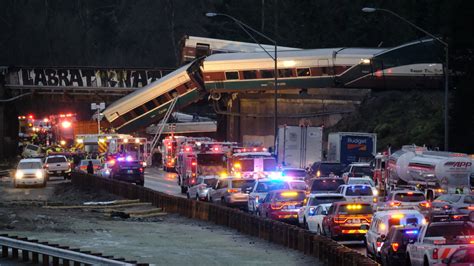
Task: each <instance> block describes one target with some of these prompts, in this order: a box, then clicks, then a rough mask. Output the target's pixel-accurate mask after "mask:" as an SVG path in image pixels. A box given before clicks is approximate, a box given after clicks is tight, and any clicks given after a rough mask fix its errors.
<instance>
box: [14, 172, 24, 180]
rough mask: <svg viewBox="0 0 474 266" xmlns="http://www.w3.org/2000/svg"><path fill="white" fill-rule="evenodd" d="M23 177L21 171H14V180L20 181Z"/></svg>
mask: <svg viewBox="0 0 474 266" xmlns="http://www.w3.org/2000/svg"><path fill="white" fill-rule="evenodd" d="M22 177H23V172H22V171H16V174H15V178H16V179H21V178H22Z"/></svg>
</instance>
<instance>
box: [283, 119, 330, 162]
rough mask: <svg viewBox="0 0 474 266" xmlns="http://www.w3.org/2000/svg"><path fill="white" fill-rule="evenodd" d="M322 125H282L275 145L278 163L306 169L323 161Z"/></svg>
mask: <svg viewBox="0 0 474 266" xmlns="http://www.w3.org/2000/svg"><path fill="white" fill-rule="evenodd" d="M322 144H323V128H322V127H306V126H304V127H300V126H281V127H280V128H278V138H277V143H276V145H275V147H277V149H276V154H277V159H278V164H279V165H281V166H283V167H295V168H302V169H305V168H306V167H309V166H311V165H312V164H313V163H314V162H317V161H321V158H322Z"/></svg>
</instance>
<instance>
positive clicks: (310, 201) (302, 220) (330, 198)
mask: <svg viewBox="0 0 474 266" xmlns="http://www.w3.org/2000/svg"><path fill="white" fill-rule="evenodd" d="M336 201H345V198H344V196H343V195H341V194H334V193H321V194H310V195H309V196H308V197H306V199H305V201H304V205H303V207H301V208H300V210H299V212H298V223H299V224H300V225H301V226H303V227H304V228H310V230H311V228H313V227H314V229H316V228H317V227H316V226H312V225H313V224H311V225H310V220H311V221H313V220H314V217H312V216H314V214H315V210H316V207H317V206H319V205H321V204H329V205H331V204H332V203H333V202H336ZM315 225H316V224H315ZM320 227H321V226H320ZM311 231H313V230H311Z"/></svg>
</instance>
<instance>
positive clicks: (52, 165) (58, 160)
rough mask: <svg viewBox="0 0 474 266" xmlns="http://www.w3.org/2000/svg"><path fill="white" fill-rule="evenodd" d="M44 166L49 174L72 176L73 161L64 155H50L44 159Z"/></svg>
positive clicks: (65, 177)
mask: <svg viewBox="0 0 474 266" xmlns="http://www.w3.org/2000/svg"><path fill="white" fill-rule="evenodd" d="M44 168H45V169H46V172H47V173H48V176H63V177H64V179H67V178H70V177H71V170H72V169H71V163H70V162H69V161H68V160H67V158H66V156H64V155H50V156H47V157H46V159H45V160H44Z"/></svg>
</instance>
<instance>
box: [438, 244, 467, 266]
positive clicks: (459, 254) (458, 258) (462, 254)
mask: <svg viewBox="0 0 474 266" xmlns="http://www.w3.org/2000/svg"><path fill="white" fill-rule="evenodd" d="M471 265H474V247H472V246H469V247H461V248H458V249H456V251H454V253H453V254H452V255H451V256H450V257H449V258H445V259H443V260H442V261H441V263H436V264H434V266H471Z"/></svg>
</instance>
